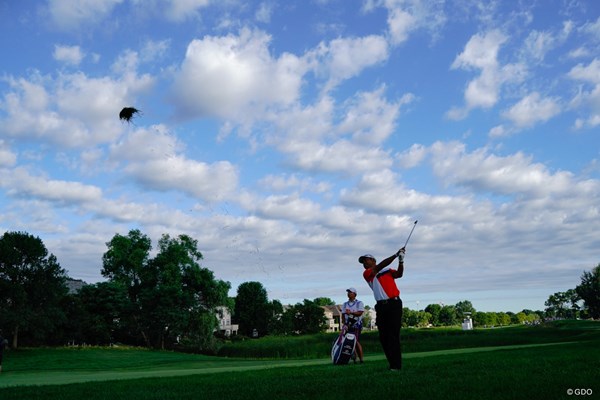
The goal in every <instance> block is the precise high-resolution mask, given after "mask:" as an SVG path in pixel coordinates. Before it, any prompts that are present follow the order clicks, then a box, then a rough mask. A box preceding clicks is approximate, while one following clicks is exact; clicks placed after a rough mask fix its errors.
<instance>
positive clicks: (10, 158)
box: [0, 139, 17, 168]
mask: <svg viewBox="0 0 600 400" xmlns="http://www.w3.org/2000/svg"><path fill="white" fill-rule="evenodd" d="M16 162H17V155H16V154H15V153H13V152H12V151H11V150H10V148H9V147H8V145H7V144H6V142H5V141H4V140H2V139H0V168H4V167H12V166H13V165H15V163H16Z"/></svg>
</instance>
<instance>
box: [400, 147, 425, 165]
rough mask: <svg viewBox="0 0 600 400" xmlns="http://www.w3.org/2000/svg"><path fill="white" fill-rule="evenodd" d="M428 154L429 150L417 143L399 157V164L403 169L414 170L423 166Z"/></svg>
mask: <svg viewBox="0 0 600 400" xmlns="http://www.w3.org/2000/svg"><path fill="white" fill-rule="evenodd" d="M428 152H429V150H428V149H427V148H426V147H425V146H423V145H422V144H418V143H415V144H413V145H412V146H410V148H409V149H408V150H405V151H403V152H402V153H400V154H399V155H398V162H399V163H400V165H401V166H402V168H414V167H416V166H418V165H419V164H421V162H422V161H423V160H424V159H425V157H426V156H427V154H428Z"/></svg>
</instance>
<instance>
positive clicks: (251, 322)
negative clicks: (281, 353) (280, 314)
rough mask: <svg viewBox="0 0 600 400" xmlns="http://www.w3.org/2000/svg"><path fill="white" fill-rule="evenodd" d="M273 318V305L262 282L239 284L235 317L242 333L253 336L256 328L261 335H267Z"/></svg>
mask: <svg viewBox="0 0 600 400" xmlns="http://www.w3.org/2000/svg"><path fill="white" fill-rule="evenodd" d="M272 318H273V306H272V305H271V304H270V303H269V299H268V296H267V290H266V289H265V288H264V287H263V285H262V283H260V282H244V283H242V284H241V285H240V286H238V290H237V296H236V297H235V311H234V319H235V321H237V323H238V324H239V325H240V328H239V332H240V333H241V334H243V335H246V336H251V335H252V333H253V331H254V330H256V331H257V332H258V335H259V336H264V335H267V334H268V333H269V325H270V322H271V320H272Z"/></svg>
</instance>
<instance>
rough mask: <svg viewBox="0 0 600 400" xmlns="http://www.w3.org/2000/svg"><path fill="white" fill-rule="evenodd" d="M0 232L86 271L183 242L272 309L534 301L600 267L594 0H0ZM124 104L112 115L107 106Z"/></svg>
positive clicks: (598, 6) (87, 276) (489, 306)
mask: <svg viewBox="0 0 600 400" xmlns="http://www.w3.org/2000/svg"><path fill="white" fill-rule="evenodd" d="M0 51H1V53H2V62H1V63H0V231H26V232H29V233H32V234H34V235H37V236H39V237H40V238H41V239H42V240H43V241H44V243H45V244H46V246H47V247H48V249H49V251H50V252H52V253H53V254H55V255H56V256H57V257H58V260H59V262H60V263H61V265H62V266H63V267H64V268H65V269H66V270H67V271H68V272H69V274H70V276H72V277H73V278H77V279H83V280H85V281H87V282H90V283H93V282H98V281H101V280H103V278H102V276H101V273H100V271H101V266H102V254H103V253H104V252H105V251H106V242H108V241H109V240H110V239H111V238H112V237H113V236H114V235H115V234H116V233H119V234H127V232H128V231H129V230H130V229H134V228H135V229H140V230H141V231H142V232H144V233H146V234H148V235H149V236H150V237H151V238H152V239H153V240H154V243H155V244H156V241H157V240H158V238H159V237H160V236H161V235H162V234H164V233H168V234H170V235H171V236H175V235H179V234H188V235H190V236H192V237H194V238H195V239H197V240H198V243H199V248H200V250H201V251H202V252H203V254H204V260H203V265H204V266H205V267H207V268H209V269H211V270H212V271H213V272H214V273H215V276H216V277H217V278H219V279H223V280H226V281H229V282H231V284H232V290H231V294H232V295H235V292H236V289H237V286H238V285H239V284H240V283H242V282H247V281H259V282H261V283H262V284H263V285H264V286H265V288H266V289H267V291H268V294H269V298H270V299H278V300H280V301H282V302H283V303H296V302H299V301H302V300H303V299H305V298H308V299H313V298H315V297H330V298H332V299H334V300H336V301H338V302H342V301H343V300H345V289H346V288H347V287H349V286H354V287H356V288H357V289H358V292H359V298H360V299H362V300H363V301H365V303H366V304H369V305H373V303H374V301H373V297H372V294H371V293H370V290H369V289H368V287H367V285H366V284H365V283H364V282H363V281H362V267H361V266H360V265H359V264H358V263H357V258H358V256H360V255H361V254H364V253H372V254H374V255H375V256H376V257H377V258H378V259H383V258H385V257H387V256H389V255H391V254H393V253H394V252H395V251H396V250H397V249H398V248H399V247H400V246H401V245H402V244H403V243H404V241H405V239H406V236H407V235H408V233H409V231H410V228H411V227H412V225H413V222H414V221H415V220H418V221H419V223H418V224H417V227H416V229H415V232H414V234H413V237H412V238H411V242H410V243H409V246H408V252H407V256H406V270H405V276H404V277H403V278H402V279H401V280H400V281H398V283H399V285H400V288H401V292H402V297H403V300H404V303H405V306H408V307H410V308H412V309H418V308H424V306H425V305H427V304H431V303H443V304H455V303H457V302H458V301H462V300H470V301H471V302H472V303H473V305H474V306H475V308H476V309H478V310H482V311H520V310H522V309H524V308H529V309H543V308H544V301H545V300H546V299H547V298H548V296H549V295H551V294H553V293H555V292H557V291H565V290H567V289H570V288H574V287H575V286H576V285H577V284H579V283H580V277H581V274H582V272H583V271H584V270H591V269H592V268H593V267H595V266H596V265H597V264H598V263H599V262H600V251H599V249H600V235H598V233H597V227H598V226H600V206H599V204H600V163H599V159H600V136H599V134H600V3H598V2H596V1H592V0H589V1H583V0H544V1H526V2H519V1H510V2H506V1H489V0H488V1H473V0H469V1H467V0H464V1H461V0H457V1H442V0H432V1H419V0H365V1H348V0H307V1H301V2H289V1H238V0H219V1H213V0H145V1H141V0H90V1H86V2H80V4H74V2H67V1H59V0H54V1H51V0H48V1H28V2H16V1H0ZM124 106H134V107H136V108H138V109H140V110H142V113H141V115H138V116H137V117H136V118H135V119H134V120H133V121H132V123H131V124H127V123H124V122H122V121H120V120H119V118H118V114H119V111H120V110H121V108H122V107H124Z"/></svg>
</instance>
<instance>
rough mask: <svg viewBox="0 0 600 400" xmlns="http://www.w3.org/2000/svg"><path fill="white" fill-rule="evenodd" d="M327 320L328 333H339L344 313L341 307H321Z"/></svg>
mask: <svg viewBox="0 0 600 400" xmlns="http://www.w3.org/2000/svg"><path fill="white" fill-rule="evenodd" d="M321 308H322V309H323V312H324V313H325V318H326V319H327V323H326V327H327V330H326V331H327V332H338V331H339V330H340V326H341V324H342V322H341V321H342V312H341V311H340V306H321Z"/></svg>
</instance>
